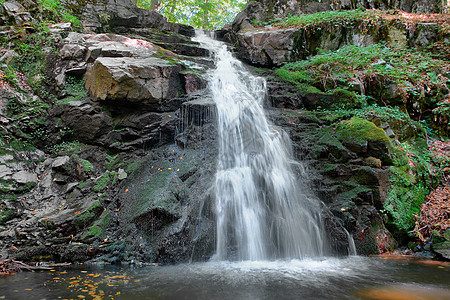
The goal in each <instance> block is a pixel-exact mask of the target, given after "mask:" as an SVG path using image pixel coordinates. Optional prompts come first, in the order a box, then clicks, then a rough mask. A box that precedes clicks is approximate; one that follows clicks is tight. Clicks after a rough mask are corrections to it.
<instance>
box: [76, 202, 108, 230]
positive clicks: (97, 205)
mask: <svg viewBox="0 0 450 300" xmlns="http://www.w3.org/2000/svg"><path fill="white" fill-rule="evenodd" d="M101 211H103V205H102V203H101V202H100V201H95V202H94V204H92V205H91V207H89V208H88V209H87V210H86V211H85V212H83V213H81V214H80V215H79V216H78V217H77V218H76V219H75V222H74V223H75V226H77V227H79V228H82V227H85V226H86V225H88V224H89V223H91V222H92V221H93V220H94V219H95V217H96V216H98V215H99V214H100V212H101Z"/></svg>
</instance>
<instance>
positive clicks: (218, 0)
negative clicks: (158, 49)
mask: <svg viewBox="0 0 450 300" xmlns="http://www.w3.org/2000/svg"><path fill="white" fill-rule="evenodd" d="M133 1H134V2H135V3H136V5H137V6H139V7H142V8H145V9H150V10H155V11H157V12H159V13H161V14H162V15H164V16H165V17H167V19H168V20H169V22H174V23H182V24H186V25H191V26H193V27H195V28H202V29H208V30H213V29H219V28H221V27H222V26H224V25H225V24H227V23H231V22H232V21H233V19H234V17H235V16H236V15H237V14H238V13H239V12H240V11H241V10H242V9H243V8H244V6H245V4H246V3H247V0H206V1H205V0H186V1H176V0H133Z"/></svg>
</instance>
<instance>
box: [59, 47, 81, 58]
mask: <svg viewBox="0 0 450 300" xmlns="http://www.w3.org/2000/svg"><path fill="white" fill-rule="evenodd" d="M86 51H87V48H86V47H84V46H82V45H79V44H65V45H64V46H63V47H62V48H61V50H59V55H60V57H61V58H62V59H66V60H82V59H84V56H85V54H86Z"/></svg>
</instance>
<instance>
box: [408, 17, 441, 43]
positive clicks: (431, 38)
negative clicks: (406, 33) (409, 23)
mask: <svg viewBox="0 0 450 300" xmlns="http://www.w3.org/2000/svg"><path fill="white" fill-rule="evenodd" d="M438 38H439V26H438V24H436V23H419V24H417V28H416V29H415V31H414V33H413V36H412V38H410V41H409V44H410V45H412V46H414V47H419V48H424V47H426V46H428V45H430V44H432V43H435V42H437V41H438Z"/></svg>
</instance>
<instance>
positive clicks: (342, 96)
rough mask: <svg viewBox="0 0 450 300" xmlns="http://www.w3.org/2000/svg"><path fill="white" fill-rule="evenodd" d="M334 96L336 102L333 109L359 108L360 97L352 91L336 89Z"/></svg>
mask: <svg viewBox="0 0 450 300" xmlns="http://www.w3.org/2000/svg"><path fill="white" fill-rule="evenodd" d="M332 95H333V96H334V97H335V99H336V102H335V103H334V104H333V105H332V107H331V108H336V109H337V108H341V109H349V108H355V107H357V106H358V97H357V96H356V94H355V93H354V92H352V91H349V90H344V89H335V90H334V91H333V93H332Z"/></svg>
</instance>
